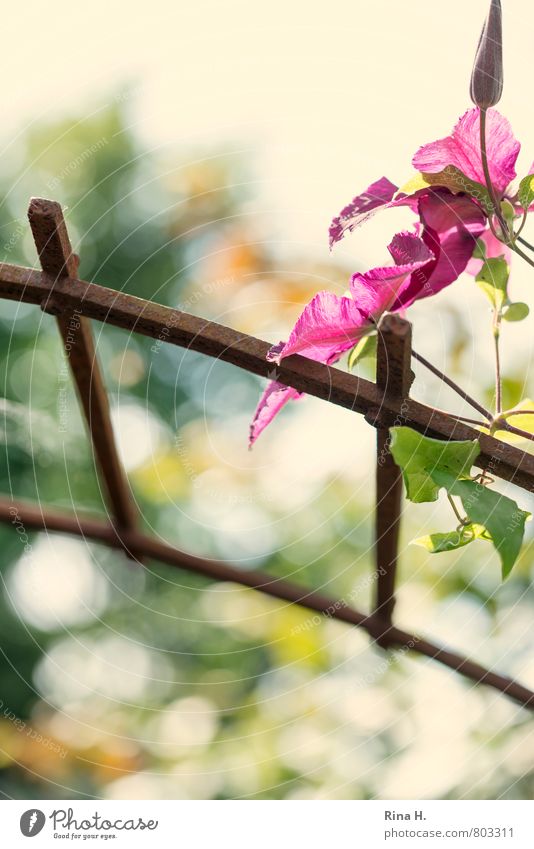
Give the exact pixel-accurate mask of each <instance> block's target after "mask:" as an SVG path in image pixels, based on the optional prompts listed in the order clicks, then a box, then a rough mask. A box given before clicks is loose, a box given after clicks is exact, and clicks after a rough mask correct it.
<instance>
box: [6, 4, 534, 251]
mask: <svg viewBox="0 0 534 849" xmlns="http://www.w3.org/2000/svg"><path fill="white" fill-rule="evenodd" d="M503 5H504V7H505V10H504V11H505V24H506V30H505V39H506V44H505V47H506V70H507V80H506V88H505V98H504V100H503V104H502V107H503V111H505V112H506V114H507V115H508V116H509V117H510V119H511V120H512V122H513V125H514V128H515V129H516V133H517V135H518V137H519V138H524V139H528V138H529V137H530V138H531V139H532V141H531V144H530V150H529V149H528V148H529V145H528V144H526V145H525V159H524V160H523V165H524V169H525V170H526V169H527V168H528V166H529V165H530V162H531V161H532V159H534V132H533V130H534V121H533V118H532V110H531V109H530V108H525V105H526V104H527V102H528V98H529V97H530V92H529V75H530V72H529V74H528V75H525V70H524V69H525V62H526V61H527V59H528V57H529V56H530V55H531V51H532V39H533V36H534V11H533V10H532V7H531V5H530V3H528V2H527V0H504V4H503ZM487 7H488V3H487V0H469V2H466V0H447V2H437V0H433V2H429V0H405V2H399V0H373V2H369V0H337V2H336V3H325V2H320V3H318V2H313V0H270V2H269V3H268V4H266V3H258V2H256V3H254V2H250V0H246V1H245V0H225V2H224V3H223V2H217V0H195V2H188V3H184V2H178V3H176V2H166V0H152V1H151V2H150V3H149V4H148V5H147V4H139V3H138V4H135V3H134V4H128V5H125V4H124V3H117V2H113V1H112V0H111V2H110V0H107V1H106V2H103V0H94V2H93V3H91V4H90V5H89V6H88V5H83V6H82V5H80V4H77V3H72V2H67V0H57V2H55V3H54V4H52V5H50V4H43V3H42V2H37V0H26V2H24V3H18V4H16V3H15V4H9V6H8V7H7V9H6V13H5V15H4V20H3V65H4V89H3V90H4V108H3V135H4V137H5V139H6V141H8V142H9V140H12V138H13V132H14V131H15V130H16V129H21V128H23V127H24V126H26V125H27V124H28V123H29V122H31V121H40V120H45V119H49V118H52V117H53V116H54V115H56V114H57V113H61V112H64V111H66V110H67V111H76V112H77V113H79V111H80V110H82V111H83V110H86V111H87V112H90V111H92V110H93V109H95V108H98V107H99V106H101V105H103V104H104V103H105V102H107V101H109V99H110V94H111V93H112V92H113V91H114V90H116V88H117V87H118V86H119V85H120V84H121V83H122V82H126V81H131V82H133V83H134V84H135V85H137V86H138V89H137V92H136V98H137V99H136V101H135V104H136V105H135V108H134V110H133V115H132V120H133V122H134V123H135V124H136V125H137V128H138V130H139V131H140V132H141V133H142V134H143V136H144V137H145V138H146V139H147V141H148V142H149V143H150V144H153V145H171V146H172V145H175V144H176V145H179V144H181V143H184V142H191V141H194V140H196V141H198V142H207V143H214V142H215V143H217V142H222V141H228V142H229V143H230V144H234V145H236V146H238V147H243V146H245V147H246V146H247V145H250V144H255V145H258V146H259V150H260V152H261V153H262V154H263V159H261V160H260V162H261V165H262V177H264V178H265V180H266V183H265V193H266V196H268V198H269V199H270V200H271V201H272V203H273V204H274V205H275V207H276V208H277V211H278V219H279V220H280V225H281V226H282V223H283V226H284V230H285V232H286V233H287V236H288V238H290V239H297V240H300V239H305V240H306V242H308V240H310V239H311V241H312V242H314V243H315V242H316V240H317V242H316V244H317V245H319V244H320V245H321V247H322V246H324V244H325V241H324V232H325V231H324V228H325V226H327V224H328V220H329V217H330V215H331V213H335V212H336V211H337V210H338V208H339V206H340V204H343V203H345V202H346V201H347V200H348V199H349V198H350V196H352V194H354V193H355V192H356V190H360V189H361V188H364V187H365V186H366V185H368V184H369V183H370V182H372V181H373V180H374V179H375V178H376V177H378V176H380V175H381V174H382V173H383V172H386V173H387V174H388V175H389V176H390V177H391V179H393V180H394V181H396V180H398V181H399V182H401V183H402V182H404V180H405V177H408V176H409V172H410V159H411V156H412V154H413V153H414V151H415V150H416V148H417V147H418V146H419V145H420V144H421V143H423V142H425V141H429V140H431V139H432V138H437V137H439V136H440V135H441V134H442V133H445V132H446V131H447V130H448V129H449V128H450V127H451V126H452V124H453V123H454V121H455V119H456V118H457V117H458V116H459V115H460V114H461V113H462V112H463V111H464V110H465V109H466V108H467V107H468V106H469V105H470V104H469V99H468V80H469V73H470V67H471V63H472V58H473V54H474V50H475V46H476V42H477V38H478V33H479V30H480V27H481V24H482V21H483V18H484V15H485V13H486V10H487ZM512 51H514V53H515V55H516V57H517V58H514V57H513V56H512ZM522 57H525V60H523V58H522ZM525 77H526V78H525ZM380 243H381V244H382V243H383V235H382V236H381V242H380ZM374 248H375V245H374V237H372V236H371V235H369V237H368V238H367V239H364V240H363V242H362V244H359V245H358V251H359V256H360V258H361V259H362V260H363V261H366V259H367V256H366V254H367V253H368V252H369V261H370V262H373V261H374V257H373V258H372V256H371V254H373V253H374ZM362 253H363V256H362Z"/></svg>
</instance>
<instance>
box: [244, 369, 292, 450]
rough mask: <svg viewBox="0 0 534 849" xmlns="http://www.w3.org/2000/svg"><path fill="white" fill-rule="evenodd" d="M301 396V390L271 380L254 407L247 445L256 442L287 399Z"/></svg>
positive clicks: (290, 399)
mask: <svg viewBox="0 0 534 849" xmlns="http://www.w3.org/2000/svg"><path fill="white" fill-rule="evenodd" d="M300 397H302V393H301V392H297V390H296V389H292V388H291V387H290V386H284V385H283V383H278V381H276V380H272V381H271V382H270V383H269V385H268V386H267V388H266V390H265V391H264V393H263V395H262V396H261V398H260V401H259V404H258V406H257V408H256V412H255V414H254V418H253V420H252V424H251V425H250V436H249V447H252V446H253V445H254V443H255V442H256V440H257V438H258V436H259V435H260V433H261V432H262V431H263V430H265V428H266V427H267V425H268V424H269V423H270V422H272V420H273V419H274V417H275V416H276V414H277V413H279V412H280V410H281V409H282V407H285V405H286V404H287V402H288V401H292V400H296V399H297V398H300Z"/></svg>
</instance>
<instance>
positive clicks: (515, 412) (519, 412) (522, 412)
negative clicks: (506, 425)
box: [506, 410, 534, 419]
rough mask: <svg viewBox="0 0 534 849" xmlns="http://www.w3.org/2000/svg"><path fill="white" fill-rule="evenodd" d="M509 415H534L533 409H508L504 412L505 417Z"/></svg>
mask: <svg viewBox="0 0 534 849" xmlns="http://www.w3.org/2000/svg"><path fill="white" fill-rule="evenodd" d="M511 416H534V410H510V411H509V412H508V413H506V418H507V419H509V418H510V417H511Z"/></svg>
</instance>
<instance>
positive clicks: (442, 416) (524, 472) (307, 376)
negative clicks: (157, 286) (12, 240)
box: [0, 263, 534, 492]
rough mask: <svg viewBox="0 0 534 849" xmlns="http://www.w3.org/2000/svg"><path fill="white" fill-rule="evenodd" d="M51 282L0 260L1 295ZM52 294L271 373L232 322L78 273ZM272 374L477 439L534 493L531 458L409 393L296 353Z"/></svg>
mask: <svg viewBox="0 0 534 849" xmlns="http://www.w3.org/2000/svg"><path fill="white" fill-rule="evenodd" d="M53 282H54V281H53V280H52V279H51V278H50V277H49V276H48V275H46V274H43V273H42V272H39V271H35V270H33V269H30V268H21V267H19V266H15V265H10V264H6V263H0V297H3V298H7V299H10V300H16V301H23V302H24V303H33V304H41V302H42V301H43V299H45V298H46V297H47V296H48V295H49V294H50V289H51V288H52V286H53ZM55 293H56V297H57V298H61V299H62V302H63V304H64V306H65V309H68V310H74V309H79V310H80V311H81V312H82V314H83V315H84V316H86V317H87V318H92V319H95V320H97V321H102V322H106V323H107V324H112V325H114V326H115V327H122V328H124V329H125V330H130V331H134V332H136V333H140V334H141V335H143V336H148V337H150V338H152V339H156V340H158V339H160V340H161V341H166V342H168V343H170V344H172V345H178V346H180V347H182V348H190V349H191V350H193V351H197V352H198V353H202V354H206V355H207V356H210V357H214V358H217V359H220V360H223V361H224V362H227V363H232V364H233V365H235V366H238V367H239V368H242V369H244V370H245V371H248V372H251V373H252V374H257V375H260V376H261V377H266V378H267V377H269V376H270V375H272V371H273V366H272V363H268V362H267V361H266V354H267V351H268V350H269V348H270V345H269V343H268V342H264V341H262V340H261V339H256V338H255V337H253V336H247V335H246V334H243V333H239V332H238V331H237V330H233V329H232V328H230V327H224V326H223V325H220V324H216V323H215V322H212V321H207V320H206V319H203V318H198V317H197V316H193V315H189V314H188V313H184V312H180V311H179V310H174V309H171V308H170V307H164V306H161V305H160V304H155V303H153V302H151V301H145V300H142V299H141V298H136V297H134V296H133V295H127V294H125V293H124V292H117V291H115V290H114V289H108V288H105V287H104V286H100V285H97V284H95V283H87V282H84V281H83V280H78V279H76V280H75V279H66V278H62V279H60V280H58V281H57V282H56V283H55ZM276 376H277V379H278V380H280V381H281V382H282V383H285V384H286V385H287V386H292V387H293V388H294V389H297V390H299V391H300V392H306V393H307V394H309V395H314V396H315V397H317V398H321V399H322V400H324V401H329V402H330V403H332V404H337V405H338V406H341V407H345V408H347V409H349V410H354V411H355V412H357V413H362V414H364V415H365V414H366V413H369V412H370V411H380V424H381V426H391V425H393V424H395V422H398V421H399V419H400V420H402V421H403V423H404V424H406V425H408V426H409V427H412V428H414V430H417V431H418V432H419V433H424V434H426V435H428V436H432V437H434V438H436V439H443V440H450V439H453V440H458V439H478V440H479V443H480V448H481V453H480V455H479V457H478V459H477V465H478V466H479V467H480V468H482V469H483V468H488V467H489V468H491V473H492V475H493V476H494V477H500V478H502V479H503V480H506V481H511V482H513V483H514V484H516V485H517V486H520V487H522V488H523V489H525V490H527V491H529V492H533V491H534V456H532V455H530V454H528V453H526V452H525V451H522V450H521V449H520V448H518V447H516V446H513V445H507V444H506V443H503V442H501V441H500V440H497V439H494V438H493V437H491V436H488V435H486V434H481V433H480V431H478V430H474V429H473V428H472V427H469V426H468V425H466V424H463V423H462V422H460V421H458V420H457V419H455V418H454V416H451V415H448V414H446V413H443V412H442V411H441V410H435V409H433V408H432V407H428V406H426V405H425V404H420V403H419V402H418V401H414V400H413V399H408V400H407V401H406V402H405V403H403V401H402V399H399V398H395V397H392V396H389V394H386V393H384V391H383V390H382V389H380V388H379V387H378V386H376V384H374V383H371V382H370V381H368V380H364V379H363V378H360V377H355V376H354V375H351V374H347V373H346V372H343V371H341V370H339V369H335V368H332V367H330V366H326V365H323V364H322V363H316V362H314V361H313V360H308V359H306V358H305V357H301V356H299V355H293V356H291V357H287V359H284V360H283V361H282V364H281V365H280V366H279V367H278V369H277V371H276Z"/></svg>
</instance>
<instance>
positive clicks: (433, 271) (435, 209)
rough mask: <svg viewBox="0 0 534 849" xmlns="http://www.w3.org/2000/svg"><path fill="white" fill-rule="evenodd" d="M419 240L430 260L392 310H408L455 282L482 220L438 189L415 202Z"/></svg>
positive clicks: (472, 207)
mask: <svg viewBox="0 0 534 849" xmlns="http://www.w3.org/2000/svg"><path fill="white" fill-rule="evenodd" d="M419 215H420V217H421V222H422V224H423V227H424V229H423V234H422V238H423V241H424V242H425V244H426V246H427V247H428V248H429V249H430V251H431V252H432V254H433V255H434V259H433V260H432V261H431V262H430V263H428V264H427V265H425V266H424V267H423V268H420V269H419V270H417V271H416V272H414V274H412V276H411V278H410V280H409V283H408V285H407V286H406V287H405V288H404V289H403V290H402V292H400V293H399V298H398V299H397V301H396V302H395V304H394V305H393V307H392V309H393V310H397V309H401V308H406V307H408V306H410V304H412V303H413V302H414V301H415V300H417V299H419V298H427V297H429V296H430V295H435V294H436V293H437V292H439V291H441V289H443V288H444V287H445V286H448V285H449V284H450V283H452V282H453V281H454V280H456V279H457V278H458V277H459V276H460V274H461V273H462V271H465V268H466V266H467V263H468V262H469V260H470V259H471V257H472V256H473V251H474V249H475V246H476V240H477V238H478V237H479V236H480V235H481V234H482V233H483V232H484V229H485V227H486V223H487V222H486V217H485V215H484V213H483V212H482V210H481V209H480V207H478V206H477V205H476V204H475V203H473V202H472V201H471V200H470V199H469V198H468V197H466V196H465V195H453V194H452V193H451V192H448V191H446V190H445V189H441V190H438V191H432V192H428V193H427V194H426V195H425V196H424V197H422V198H421V199H420V200H419Z"/></svg>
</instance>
